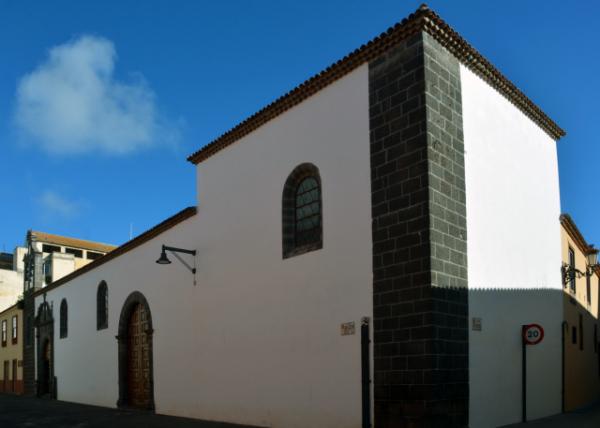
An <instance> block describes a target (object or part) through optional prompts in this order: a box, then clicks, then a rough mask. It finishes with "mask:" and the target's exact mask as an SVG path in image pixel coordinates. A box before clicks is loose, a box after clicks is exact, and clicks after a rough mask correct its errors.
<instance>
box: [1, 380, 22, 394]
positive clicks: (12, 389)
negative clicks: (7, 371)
mask: <svg viewBox="0 0 600 428" xmlns="http://www.w3.org/2000/svg"><path fill="white" fill-rule="evenodd" d="M0 392H2V393H11V394H17V395H21V394H23V380H17V381H15V382H13V381H12V380H9V381H8V382H4V381H3V380H0Z"/></svg>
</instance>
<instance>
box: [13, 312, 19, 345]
mask: <svg viewBox="0 0 600 428" xmlns="http://www.w3.org/2000/svg"><path fill="white" fill-rule="evenodd" d="M11 331H12V335H11V339H12V343H13V345H15V344H16V343H17V338H18V337H19V336H18V334H19V317H18V316H17V315H13V317H12V330H11Z"/></svg>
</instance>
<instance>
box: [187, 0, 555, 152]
mask: <svg viewBox="0 0 600 428" xmlns="http://www.w3.org/2000/svg"><path fill="white" fill-rule="evenodd" d="M419 31H424V32H427V33H429V34H430V35H431V36H433V37H434V38H435V39H436V40H437V41H438V42H439V43H440V44H442V45H443V46H444V47H446V49H448V50H449V51H450V52H451V53H452V54H453V55H454V56H455V57H456V58H457V59H458V60H459V61H460V62H461V63H462V64H464V65H465V66H466V67H468V68H469V69H471V70H472V71H473V72H474V73H475V74H477V75H478V76H479V77H481V78H482V79H483V80H485V81H486V82H487V83H488V84H489V85H491V86H492V87H494V88H495V89H496V90H498V91H499V92H500V93H501V94H502V95H504V96H505V97H506V98H507V99H508V100H509V101H511V102H512V103H513V104H514V105H515V106H516V107H518V108H519V109H520V110H521V111H522V112H523V113H525V114H526V115H527V116H528V117H529V118H530V119H531V120H533V121H534V122H535V123H537V124H538V125H539V126H540V127H541V128H542V129H543V130H544V131H545V132H546V133H548V135H550V136H551V137H552V138H554V139H556V140H558V139H559V138H560V137H562V136H564V135H565V132H564V131H563V130H562V129H561V128H560V127H559V126H558V125H557V124H556V123H554V122H553V121H552V119H550V118H549V117H548V116H547V115H546V114H545V113H544V112H543V111H542V110H541V109H540V108H539V107H538V106H536V105H535V104H534V103H533V102H532V101H531V100H530V99H529V98H527V96H526V95H525V94H523V92H521V91H520V90H519V88H517V87H516V86H515V85H514V84H513V83H512V82H511V81H509V80H508V79H507V78H506V77H505V76H504V75H503V74H502V73H500V71H498V69H496V68H495V67H494V66H493V65H492V63H490V62H489V61H488V60H487V59H485V58H484V57H483V56H482V55H481V54H480V53H479V52H477V50H475V48H473V47H472V46H471V45H470V44H469V43H468V42H467V41H466V40H465V39H463V38H462V37H461V36H460V35H459V34H458V33H457V32H456V31H454V30H453V29H452V28H451V27H450V26H449V25H448V24H446V22H444V21H443V20H442V19H441V18H440V17H439V16H438V15H437V14H436V13H435V12H433V11H432V10H431V9H429V8H428V7H427V5H424V4H423V5H421V6H420V7H419V9H417V11H416V12H415V13H413V14H411V15H409V16H408V17H407V18H405V19H403V20H402V22H400V23H398V24H396V25H394V26H393V27H391V28H389V29H388V30H387V31H385V32H383V33H381V34H380V35H379V36H377V37H375V38H374V39H372V40H371V41H370V42H368V43H367V44H364V45H362V46H361V47H359V48H358V49H356V50H354V51H353V52H352V53H350V54H348V55H346V56H345V57H344V58H342V59H341V60H339V61H337V62H336V63H334V64H332V65H331V66H329V67H327V68H326V69H325V70H323V71H321V72H320V73H318V74H316V75H315V76H313V77H311V78H310V79H308V80H306V81H305V82H304V83H301V84H300V85H298V86H297V87H295V88H294V89H292V90H291V91H289V92H288V93H286V94H285V95H283V96H281V97H280V98H278V99H276V100H275V101H273V102H272V103H271V104H269V105H267V106H266V107H264V108H263V109H261V110H259V111H258V112H257V113H255V114H253V115H252V116H250V117H248V118H247V119H246V120H244V121H243V122H241V123H239V124H238V125H236V126H235V127H233V128H232V129H230V130H229V131H227V132H225V133H224V134H222V135H221V136H220V137H218V138H216V139H215V140H213V141H212V142H211V143H209V144H207V145H206V146H204V147H203V148H201V149H200V150H198V151H196V152H195V153H193V154H192V155H190V156H189V157H188V158H187V159H188V161H190V162H192V163H194V164H198V163H200V162H202V161H203V160H205V159H207V158H209V157H210V156H212V155H214V154H215V153H217V152H219V151H220V150H222V149H224V148H225V147H227V146H229V145H230V144H233V143H234V142H236V141H237V140H239V139H240V138H242V137H244V136H245V135H247V134H249V133H250V132H252V131H254V130H255V129H257V128H259V127H260V126H262V125H264V124H265V123H267V122H269V121H270V120H272V119H274V118H275V117H277V116H279V115H280V114H282V113H283V112H285V111H287V110H289V109H290V108H292V107H293V106H295V105H297V104H299V103H301V102H302V101H303V100H305V99H307V98H308V97H310V96H312V95H314V94H315V93H317V92H319V91H320V90H321V89H323V88H324V87H325V86H328V85H330V84H331V83H333V82H335V81H336V80H338V79H340V78H341V77H343V76H345V75H346V74H348V73H350V72H351V71H353V70H354V69H356V68H357V67H359V66H361V65H362V64H364V63H365V62H368V61H370V60H372V59H374V58H376V57H378V56H379V55H381V54H382V53H384V52H385V51H387V50H388V49H389V48H390V47H392V46H394V45H395V44H397V43H399V42H401V41H402V40H405V39H406V38H408V37H410V36H412V35H414V34H416V33H417V32H419Z"/></svg>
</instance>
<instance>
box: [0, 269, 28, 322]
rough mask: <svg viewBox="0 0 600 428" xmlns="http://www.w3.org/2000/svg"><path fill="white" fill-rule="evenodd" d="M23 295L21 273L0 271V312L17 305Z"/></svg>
mask: <svg viewBox="0 0 600 428" xmlns="http://www.w3.org/2000/svg"><path fill="white" fill-rule="evenodd" d="M21 294H23V272H17V271H14V270H6V269H0V312H2V311H3V310H5V309H6V308H9V307H10V306H12V305H14V304H15V303H17V299H18V298H19V296H20V295H21Z"/></svg>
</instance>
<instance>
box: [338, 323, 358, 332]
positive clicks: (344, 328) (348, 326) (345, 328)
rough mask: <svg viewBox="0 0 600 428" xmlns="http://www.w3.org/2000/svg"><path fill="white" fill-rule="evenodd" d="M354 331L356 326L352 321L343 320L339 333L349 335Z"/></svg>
mask: <svg viewBox="0 0 600 428" xmlns="http://www.w3.org/2000/svg"><path fill="white" fill-rule="evenodd" d="M355 332H356V327H355V325H354V321H352V322H345V323H343V324H342V325H341V326H340V334H341V335H342V336H350V335H352V334H354V333H355Z"/></svg>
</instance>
